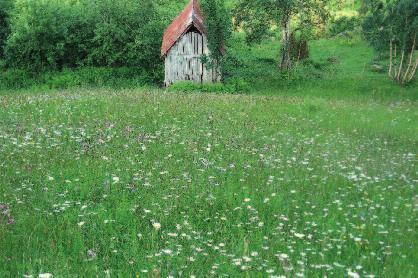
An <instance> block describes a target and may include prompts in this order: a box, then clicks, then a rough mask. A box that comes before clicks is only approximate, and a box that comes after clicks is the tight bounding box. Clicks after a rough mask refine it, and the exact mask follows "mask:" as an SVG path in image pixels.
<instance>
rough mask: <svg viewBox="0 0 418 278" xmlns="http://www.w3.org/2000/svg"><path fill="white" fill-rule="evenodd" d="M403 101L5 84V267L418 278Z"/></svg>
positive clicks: (410, 109)
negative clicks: (13, 89) (11, 89)
mask: <svg viewBox="0 0 418 278" xmlns="http://www.w3.org/2000/svg"><path fill="white" fill-rule="evenodd" d="M417 138H418V111H417V104H416V102H415V101H413V100H407V99H405V100H403V99H397V100H373V99H372V98H371V97H370V98H369V97H356V98H346V99H344V98H341V99H332V98H328V99H326V98H316V97H303V96H293V97H291V96H257V95H253V96H250V95H241V96H237V95H220V94H183V93H169V92H163V91H160V90H156V89H155V90H149V91H146V90H144V89H140V90H119V91H116V90H110V89H92V90H87V89H78V90H76V89H73V90H66V91H48V92H40V93H32V92H22V93H19V94H9V93H3V94H0V277H35V278H36V277H38V275H39V274H45V273H51V274H52V275H54V277H354V278H355V277H417V275H418V264H417V262H418V232H417V228H418V222H417V220H418V217H417V216H418V214H417V209H418V193H417V190H416V186H417V183H418V176H417V170H418V169H417V146H418V141H417Z"/></svg>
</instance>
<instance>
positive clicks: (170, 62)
mask: <svg viewBox="0 0 418 278" xmlns="http://www.w3.org/2000/svg"><path fill="white" fill-rule="evenodd" d="M202 55H209V49H208V46H207V39H206V37H205V35H202V34H200V33H199V32H196V31H194V30H193V31H189V32H187V33H186V34H184V35H183V36H182V37H181V38H180V39H179V40H178V41H177V43H176V44H175V45H174V46H173V47H172V48H171V49H170V51H169V52H168V53H167V55H166V58H165V84H166V86H168V85H171V84H173V83H174V82H176V81H182V80H191V81H196V82H216V81H218V80H219V74H217V72H216V70H215V69H210V70H208V69H207V68H206V67H205V66H204V65H203V63H202V62H201V56H202Z"/></svg>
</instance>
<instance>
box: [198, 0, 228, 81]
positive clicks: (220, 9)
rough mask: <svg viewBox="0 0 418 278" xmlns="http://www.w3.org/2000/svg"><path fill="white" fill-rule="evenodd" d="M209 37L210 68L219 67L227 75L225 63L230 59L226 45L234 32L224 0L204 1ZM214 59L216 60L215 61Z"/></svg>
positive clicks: (203, 6)
mask: <svg viewBox="0 0 418 278" xmlns="http://www.w3.org/2000/svg"><path fill="white" fill-rule="evenodd" d="M202 8H203V13H204V15H205V24H206V30H207V38H208V48H209V50H210V57H206V58H209V59H207V60H206V64H207V65H206V66H207V67H208V68H211V67H218V66H219V68H220V70H221V73H222V76H226V75H227V73H226V70H225V63H227V62H226V60H227V59H228V56H227V50H226V47H227V46H228V44H229V40H230V38H231V34H232V20H231V18H232V16H231V14H230V13H229V11H228V10H227V9H226V6H225V1H224V0H205V1H202ZM212 61H216V62H215V63H213V62H212Z"/></svg>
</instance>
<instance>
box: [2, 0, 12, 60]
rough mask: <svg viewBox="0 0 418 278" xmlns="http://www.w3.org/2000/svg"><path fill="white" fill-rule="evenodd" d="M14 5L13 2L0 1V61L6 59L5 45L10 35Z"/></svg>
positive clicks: (9, 0) (8, 0)
mask: <svg viewBox="0 0 418 278" xmlns="http://www.w3.org/2000/svg"><path fill="white" fill-rule="evenodd" d="M12 4H13V3H12V0H1V1H0V59H2V58H3V57H4V45H5V43H6V39H7V37H8V36H9V34H10V27H9V14H10V10H11V8H12Z"/></svg>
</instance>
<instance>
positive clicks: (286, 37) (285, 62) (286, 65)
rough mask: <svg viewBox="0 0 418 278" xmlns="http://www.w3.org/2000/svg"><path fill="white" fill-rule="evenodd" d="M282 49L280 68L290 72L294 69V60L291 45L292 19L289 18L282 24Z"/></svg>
mask: <svg viewBox="0 0 418 278" xmlns="http://www.w3.org/2000/svg"><path fill="white" fill-rule="evenodd" d="M282 32H283V38H282V49H281V61H280V68H281V69H282V70H289V69H290V68H291V67H292V58H291V54H290V53H291V49H290V48H291V45H290V36H291V29H290V18H287V19H285V20H284V21H283V24H282Z"/></svg>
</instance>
